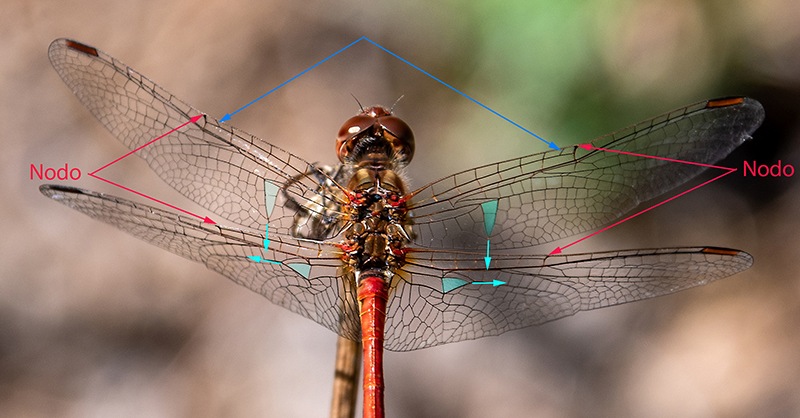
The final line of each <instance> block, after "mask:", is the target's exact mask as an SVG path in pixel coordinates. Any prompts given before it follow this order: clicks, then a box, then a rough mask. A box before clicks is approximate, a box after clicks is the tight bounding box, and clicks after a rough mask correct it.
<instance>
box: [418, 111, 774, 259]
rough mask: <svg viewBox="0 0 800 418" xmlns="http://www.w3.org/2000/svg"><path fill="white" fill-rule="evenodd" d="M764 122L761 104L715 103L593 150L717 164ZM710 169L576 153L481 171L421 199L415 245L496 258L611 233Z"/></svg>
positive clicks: (442, 183)
mask: <svg viewBox="0 0 800 418" xmlns="http://www.w3.org/2000/svg"><path fill="white" fill-rule="evenodd" d="M763 118H764V109H763V108H762V107H761V105H760V104H759V103H758V102H756V101H755V100H752V99H748V98H733V99H720V100H712V101H706V102H702V103H697V104H695V105H691V106H687V107H684V108H682V109H678V110H676V111H673V112H670V113H668V114H665V115H662V116H659V117H657V118H654V119H651V120H648V121H644V122H642V123H639V124H637V125H635V126H631V127H629V128H627V129H623V130H621V131H619V132H615V133H612V134H609V135H606V136H603V137H600V138H597V139H596V140H594V141H592V145H593V146H595V147H601V148H607V149H613V150H618V151H623V152H627V153H636V154H643V155H650V156H657V157H662V158H669V159H675V160H682V161H689V162H694V163H701V164H713V163H715V162H717V161H719V160H720V159H722V158H724V157H725V156H726V155H728V154H729V153H730V152H731V151H732V150H733V149H734V148H736V147H737V146H739V145H740V144H741V143H742V142H744V141H745V140H747V139H748V138H750V135H751V134H752V133H753V131H755V129H756V128H757V127H758V126H759V125H760V124H761V122H762V120H763ZM705 168H706V167H704V166H702V165H696V164H683V163H678V162H674V161H666V160H663V159H653V158H644V157H641V156H633V155H629V154H628V155H626V154H619V153H612V152H606V151H602V150H598V149H593V150H591V151H587V150H585V149H583V148H581V147H578V146H574V147H569V148H564V149H562V150H560V151H549V152H543V153H539V154H532V155H528V156H525V157H522V158H517V159H513V160H508V161H503V162H499V163H495V164H489V165H485V166H482V167H477V168H474V169H471V170H467V171H463V172H460V173H457V174H454V175H452V176H449V177H445V178H443V179H441V180H439V181H436V182H434V183H431V184H429V185H427V186H425V187H423V188H422V189H420V190H418V191H416V192H414V196H413V198H412V202H413V203H412V204H411V205H410V208H411V210H412V213H413V215H414V223H415V225H414V232H415V234H416V239H415V241H414V242H415V245H418V246H421V247H424V248H446V249H478V248H480V247H482V246H483V245H484V244H485V242H486V240H487V239H491V243H492V248H493V249H511V248H523V247H530V246H534V245H539V244H544V243H548V242H552V241H555V240H558V239H561V238H565V237H568V236H572V235H576V234H579V233H581V232H586V231H590V230H594V229H596V228H599V227H602V226H604V225H607V224H609V223H611V222H612V221H614V220H616V219H619V218H620V217H621V216H622V215H624V214H626V213H628V212H630V211H631V210H633V209H634V208H635V207H636V206H637V205H639V204H640V203H641V202H644V201H647V200H649V199H652V198H655V197H657V196H659V195H661V194H663V193H665V192H667V191H669V190H670V189H673V188H675V187H677V186H679V185H681V184H683V183H685V182H687V181H688V180H690V179H691V178H693V177H694V176H696V175H698V174H699V173H701V172H702V171H703V170H704V169H705ZM487 209H489V210H488V211H487Z"/></svg>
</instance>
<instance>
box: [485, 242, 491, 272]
mask: <svg viewBox="0 0 800 418" xmlns="http://www.w3.org/2000/svg"><path fill="white" fill-rule="evenodd" d="M489 243H490V241H489V240H488V239H487V240H486V257H483V261H485V262H486V270H489V263H491V262H492V257H491V256H489Z"/></svg>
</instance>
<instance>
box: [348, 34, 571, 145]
mask: <svg viewBox="0 0 800 418" xmlns="http://www.w3.org/2000/svg"><path fill="white" fill-rule="evenodd" d="M362 39H364V40H365V41H367V42H369V43H371V44H372V45H375V46H376V47H378V48H380V49H382V50H384V51H385V52H386V53H387V54H389V55H391V56H393V57H395V58H397V59H399V60H400V61H402V62H403V63H404V64H406V65H408V66H409V67H411V68H413V69H415V70H417V71H419V72H421V73H422V74H425V75H426V76H428V77H430V78H432V79H433V80H434V81H436V82H438V83H439V84H441V85H443V86H445V87H447V88H448V89H450V90H453V91H454V92H456V93H458V94H460V95H461V96H463V97H465V98H466V99H468V100H469V101H471V102H472V103H475V104H476V105H478V106H480V107H482V108H484V109H486V110H488V111H489V112H491V113H493V114H494V115H495V116H497V117H499V118H500V119H503V120H504V121H506V122H508V123H510V124H512V125H514V126H516V127H517V128H519V129H521V130H522V131H523V132H525V133H527V134H528V135H531V136H533V137H534V138H536V139H538V140H540V141H542V142H544V143H545V144H547V146H548V147H550V148H552V149H554V150H559V149H561V148H559V147H558V145H556V144H555V142H551V141H548V140H546V139H544V138H542V137H541V136H539V135H536V134H535V133H533V132H531V131H530V130H528V129H526V128H525V127H524V126H522V125H520V124H518V123H517V122H514V121H513V120H511V119H509V118H507V117H505V116H503V115H501V114H500V112H498V111H496V110H494V109H492V108H491V107H489V106H486V105H485V104H483V103H481V102H479V101H477V100H475V99H473V98H472V97H470V96H469V95H467V94H466V93H464V92H462V91H461V90H459V89H457V88H455V87H453V86H451V85H449V84H447V83H445V82H444V81H442V80H440V79H439V78H438V77H436V76H435V75H433V74H431V73H429V72H427V71H425V70H423V69H422V68H420V67H418V66H416V65H414V64H412V63H411V61H409V60H407V59H405V58H403V57H401V56H400V55H397V54H395V53H394V52H392V51H389V50H388V49H386V48H384V47H383V45H381V44H379V43H377V42H375V41H373V40H372V39H369V38H367V37H362ZM360 40H361V39H359V41H360ZM356 42H358V41H356Z"/></svg>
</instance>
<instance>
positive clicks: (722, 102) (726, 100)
mask: <svg viewBox="0 0 800 418" xmlns="http://www.w3.org/2000/svg"><path fill="white" fill-rule="evenodd" d="M745 100H749V99H747V98H746V97H742V96H739V97H723V98H719V99H711V100H709V101H707V102H706V107H707V108H715V107H728V106H736V105H740V104H742V103H744V102H745Z"/></svg>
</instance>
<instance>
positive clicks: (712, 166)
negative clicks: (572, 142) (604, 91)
mask: <svg viewBox="0 0 800 418" xmlns="http://www.w3.org/2000/svg"><path fill="white" fill-rule="evenodd" d="M578 146H579V147H581V148H583V149H585V150H587V151H592V150H599V151H605V152H613V153H614V154H623V155H630V156H633V157H642V158H650V159H653V160H661V161H669V162H671V163H679V164H689V165H698V166H700V167H708V168H718V169H720V170H735V169H733V168H729V167H722V166H718V165H711V164H703V163H696V162H694V161H684V160H676V159H674V158H666V157H658V156H655V155H647V154H637V153H635V152H627V151H620V150H616V149H610V148H602V147H596V146H594V145H592V144H580V145H578Z"/></svg>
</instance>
